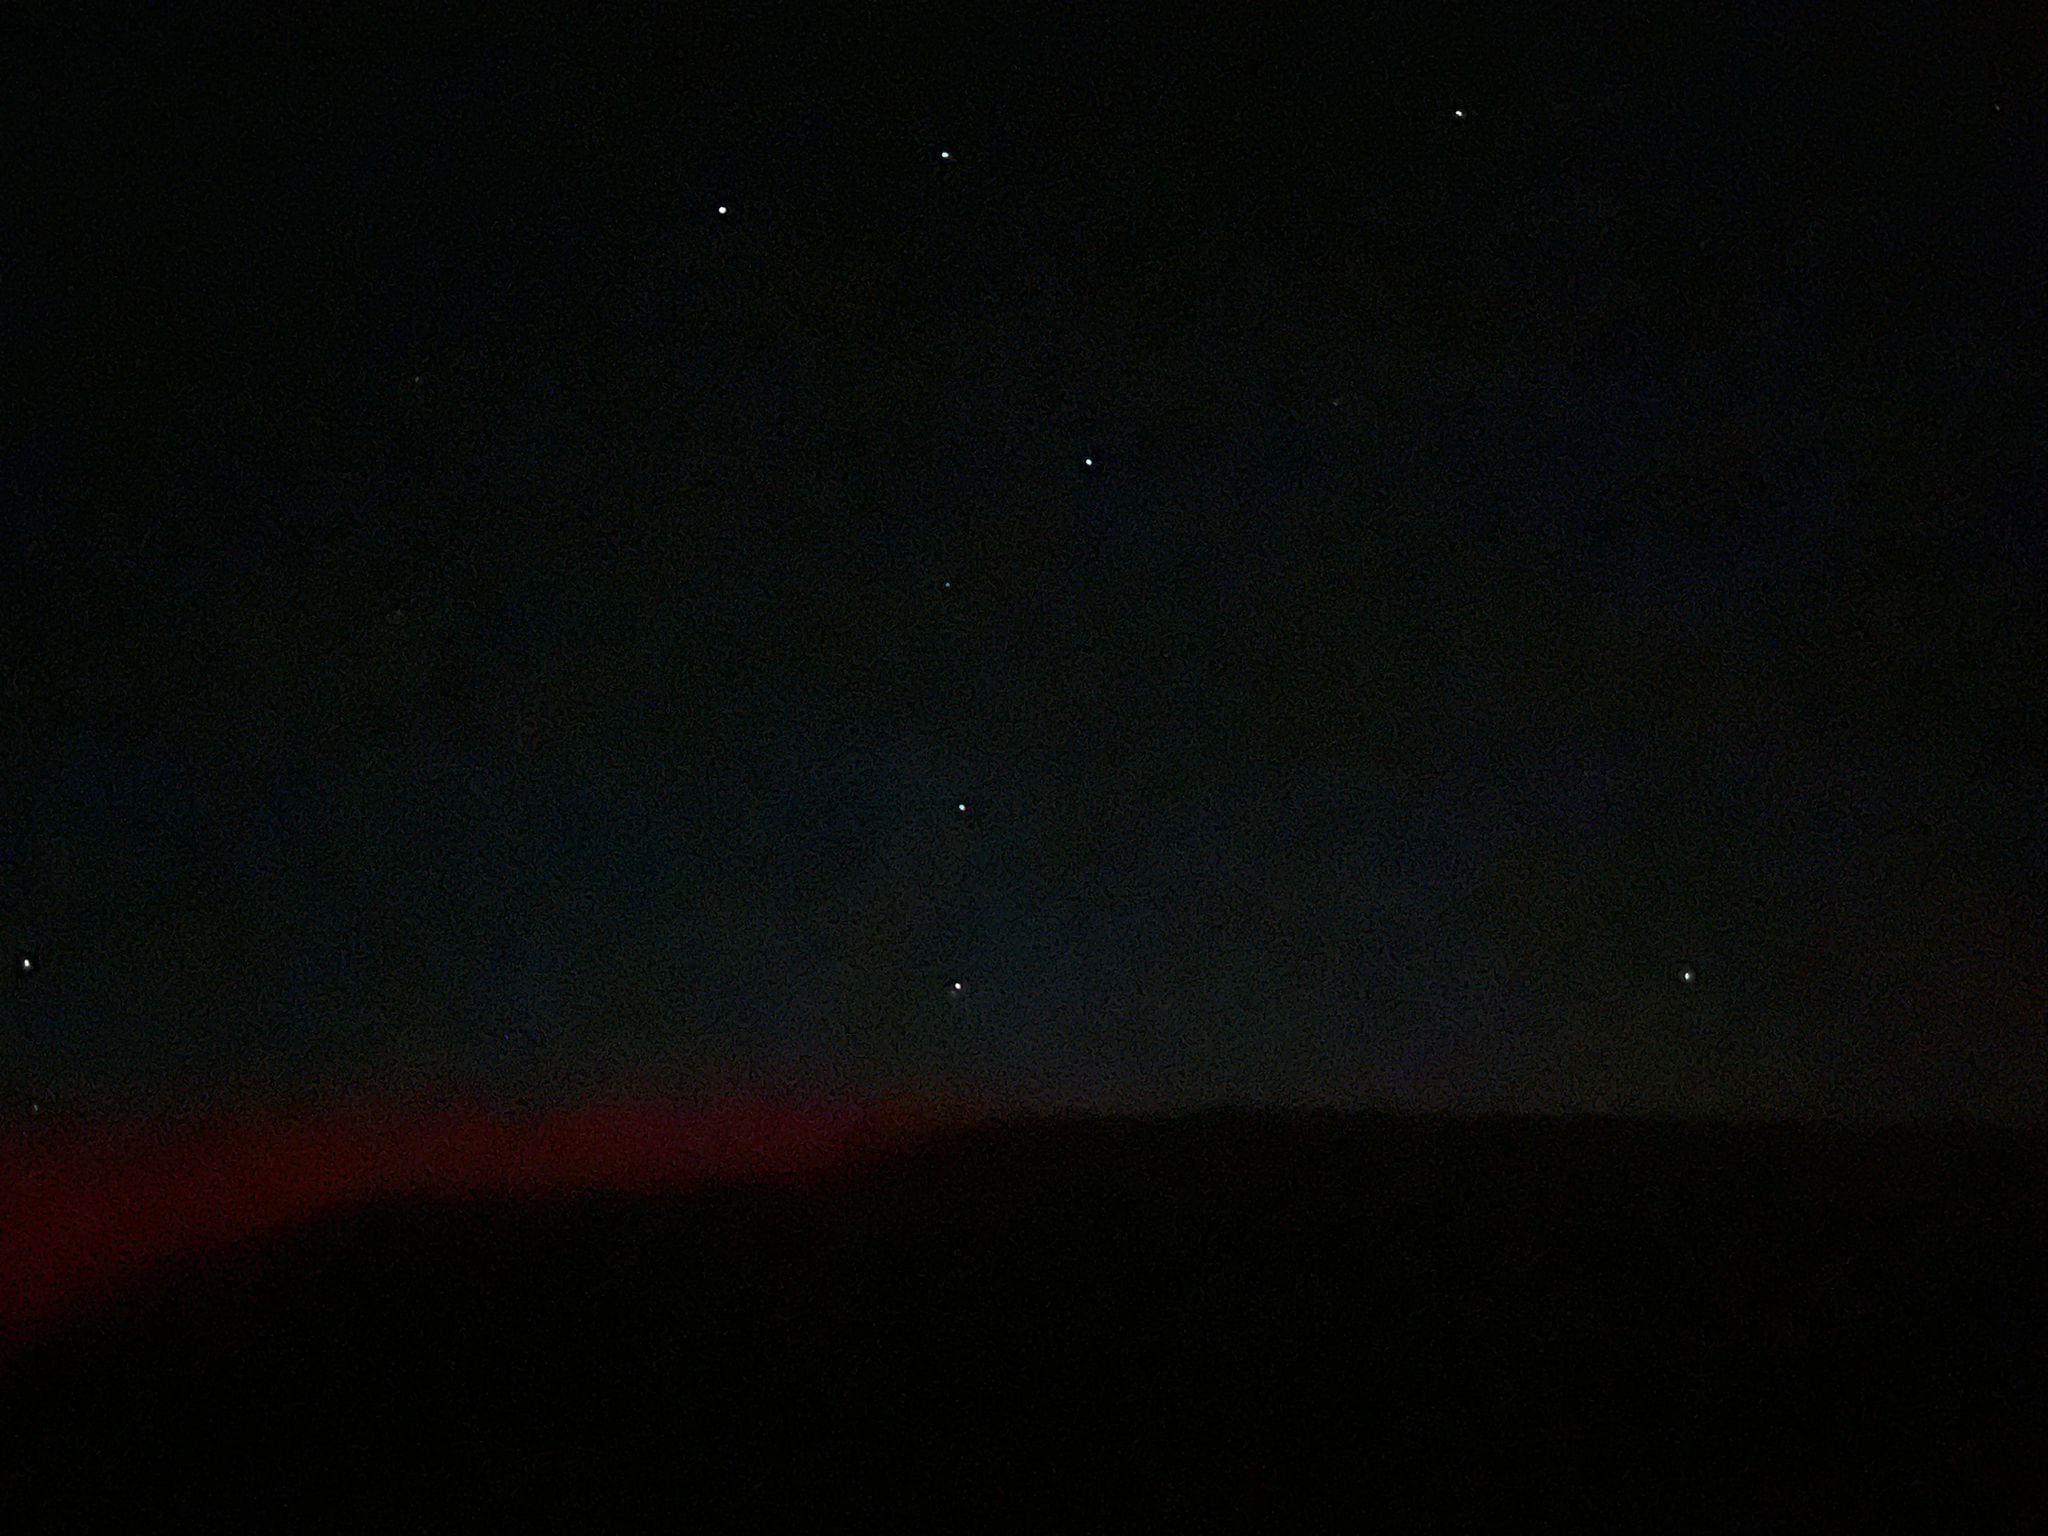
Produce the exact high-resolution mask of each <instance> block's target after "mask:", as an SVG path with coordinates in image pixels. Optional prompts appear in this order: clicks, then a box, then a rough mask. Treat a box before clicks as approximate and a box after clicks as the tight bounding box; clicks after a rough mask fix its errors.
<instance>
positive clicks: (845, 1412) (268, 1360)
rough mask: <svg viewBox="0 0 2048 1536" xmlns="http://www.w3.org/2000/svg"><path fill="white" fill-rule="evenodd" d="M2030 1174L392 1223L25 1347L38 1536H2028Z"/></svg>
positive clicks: (1299, 1122) (1224, 1160) (1041, 1129)
mask: <svg viewBox="0 0 2048 1536" xmlns="http://www.w3.org/2000/svg"><path fill="white" fill-rule="evenodd" d="M2044 1169H2048V1151H2044V1148H2043V1146H2042V1145H2041V1144H2040V1143H2039V1142H2038V1141H2036V1142H2026V1141H2021V1140H2016V1139H2008V1138H2001V1137H1998V1136H1994V1135H1991V1134H1989V1133H1982V1132H1973V1131H1961V1130H1958V1131H1945V1130H1936V1129H1926V1128H1916V1129H1910V1130H1906V1129H1900V1130H1890V1131H1856V1132H1851V1131H1847V1130H1834V1131H1830V1130H1819V1129H1812V1128H1780V1129H1768V1130H1764V1129H1738V1128H1732V1127H1713V1126H1681V1125H1678V1124H1659V1123H1654V1122H1621V1121H1593V1120H1570V1121H1568V1120H1550V1121H1532V1120H1500V1121H1468V1122H1453V1121H1448V1120H1422V1119H1407V1120H1401V1119H1391V1120H1390V1119H1385V1118H1362V1117H1351V1118H1340V1117H1336V1116H1331V1117H1327V1118H1322V1119H1316V1118H1313V1117H1301V1116H1294V1117H1287V1118H1281V1117H1277V1116H1265V1117H1261V1116H1252V1115H1235V1114H1204V1115H1198V1116H1191V1117H1183V1118H1178V1119H1153V1120H1145V1121H1135V1120H1125V1121H1110V1120H1091V1121H1081V1120H1072V1121H1059V1122H1032V1123H1018V1124H1013V1125H1010V1126H1006V1127H984V1128H982V1129H979V1130H973V1131H968V1132H965V1133H959V1132H947V1133H942V1134H941V1135H940V1136H939V1137H938V1138H936V1139H933V1140H930V1141H928V1142H926V1143H923V1144H919V1145H914V1146H913V1147H912V1148H911V1149H910V1150H909V1151H907V1152H901V1153H897V1154H892V1155H891V1156H890V1157H888V1158H887V1159H885V1160H882V1161H878V1162H874V1163H871V1164H869V1165H867V1166H866V1167H864V1168H862V1169H860V1170H858V1171H856V1172H854V1173H852V1174H849V1175H848V1176H847V1177H846V1178H845V1179H844V1180H843V1181H842V1182H840V1183H837V1184H828V1185H826V1186H820V1187H817V1188H813V1189H809V1190H805V1189H800V1188H797V1187H793V1186H791V1187H772V1186H761V1187H755V1188H751V1189H733V1190H727V1191H724V1192H720V1193H716V1194H713V1195H707V1196H697V1197H688V1198H685V1197H669V1198H666V1199H645V1198H642V1199H629V1198H625V1197H611V1196H600V1197H588V1196H586V1197H579V1198H576V1199H573V1200H557V1201H551V1202H545V1203H531V1202H530V1203H524V1204H521V1203H513V1202H504V1203H499V1204H470V1205H464V1206H447V1205H443V1206H439V1207H429V1206H421V1205H413V1206H400V1205H386V1206H380V1207H372V1208H367V1209H364V1210H360V1211H357V1212H355V1213H354V1214H352V1215H348V1216H345V1217H339V1218H335V1219H333V1220H332V1221H330V1222H328V1223H327V1224H325V1225H323V1226H322V1227H320V1228H319V1229H317V1230H314V1231H311V1232H307V1233H301V1234H299V1235H298V1236H297V1237H295V1238H292V1239H290V1240H288V1241H284V1242H272V1243H271V1244H269V1245H268V1246H264V1247H260V1248H251V1249H248V1250H245V1251H244V1252H243V1253H242V1254H241V1255H240V1256H239V1257H238V1258H237V1259H236V1260H235V1261H234V1262H233V1263H232V1264H231V1265H229V1266H226V1267H223V1268H220V1269H217V1270H215V1271H214V1272H212V1273H210V1274H208V1275H205V1276H202V1277H197V1278H194V1277H188V1278H187V1279H186V1280H185V1281H183V1282H180V1283H179V1284H178V1286H177V1287H175V1288H174V1289H173V1290H171V1291H169V1292H166V1293H162V1294H159V1295H158V1296H157V1297H156V1298H154V1299H153V1300H150V1301H147V1302H133V1303H130V1304H129V1305H128V1306H127V1307H126V1308H125V1310H123V1311H121V1312H119V1313H118V1314H115V1315H110V1316H105V1317H102V1318H100V1319H98V1320H96V1321H95V1322H93V1323H92V1324H90V1325H88V1326H86V1327H83V1328H77V1329H74V1330H72V1331H71V1332H70V1333H69V1334H67V1335H65V1336H61V1337H54V1338H50V1339H46V1340H45V1341H44V1342H43V1343H42V1344H41V1345H39V1346H38V1347H37V1348H36V1349H35V1350H34V1351H33V1352H31V1353H29V1354H27V1355H25V1356H23V1357H22V1358H20V1359H17V1360H16V1361H15V1362H13V1364H12V1366H11V1367H10V1368H9V1372H8V1374H7V1376H6V1378H5V1383H6V1385H5V1392H4V1396H0V1423H5V1424H8V1425H10V1426H13V1428H12V1431H11V1434H10V1436H9V1440H8V1445H7V1459H6V1462H5V1464H4V1465H5V1472H4V1484H0V1507H5V1508H8V1509H10V1510H15V1511H20V1512H23V1513H24V1514H25V1515H26V1517H27V1523H26V1524H20V1525H15V1524H14V1522H13V1521H12V1520H11V1519H10V1521H9V1524H10V1526H11V1527H12V1528H14V1529H21V1530H29V1529H34V1530H69V1529H79V1530H85V1529H91V1530H137V1529H144V1528H149V1527H163V1526H168V1525H171V1524H173V1523H180V1524H182V1523H187V1522H191V1523H194V1524H195V1525H200V1526H204V1527H205V1528H208V1529H216V1530H218V1529H224V1528H230V1527H238V1528H249V1529H264V1530H299V1529H312V1528H321V1527H328V1526H336V1525H338V1526H341V1527H345V1528H348V1529H359V1530H379V1531H388V1530H398V1529H406V1528H427V1527H430V1526H431V1527H436V1528H449V1525H450V1523H451V1522H456V1521H460V1522H461V1523H462V1524H464V1525H465V1526H476V1527H478V1528H485V1529H502V1528H505V1527H508V1526H510V1527H514V1528H525V1527H534V1528H547V1529H585V1528H613V1527H620V1526H625V1527H638V1526H640V1525H642V1524H649V1525H651V1524H653V1523H655V1522H656V1521H659V1522H660V1523H661V1524H662V1525H663V1526H664V1527H666V1528H684V1526H685V1525H686V1523H687V1524H690V1525H695V1524H696V1523H697V1522H700V1521H702V1522H707V1523H708V1524H707V1525H706V1526H705V1527H703V1528H723V1527H725V1526H727V1525H729V1524H731V1523H734V1522H736V1521H737V1522H741V1523H746V1524H756V1523H760V1524H773V1523H775V1521H776V1520H777V1519H778V1518H783V1517H788V1516H797V1517H805V1516H808V1517H810V1518H811V1519H812V1520H814V1521H819V1522H822V1521H825V1520H830V1521H833V1522H835V1523H837V1522H839V1521H842V1520H844V1519H846V1518H850V1517H853V1516H855V1515H858V1514H866V1515H872V1516H876V1517H881V1518H890V1517H910V1518H924V1519H936V1518H946V1519H948V1520H949V1521H950V1522H958V1523H959V1524H958V1525H957V1526H956V1527H955V1528H973V1527H979V1526H987V1525H992V1524H995V1523H997V1522H1003V1523H1010V1522H1014V1521H1016V1520H1018V1519H1020V1518H1023V1519H1028V1520H1029V1521H1030V1522H1031V1523H1032V1524H1033V1525H1034V1526H1036V1527H1038V1528H1043V1529H1051V1528H1058V1529H1075V1528H1086V1527H1090V1526H1093V1525H1096V1524H1098V1523H1112V1522H1114V1523H1122V1522H1124V1521H1129V1522H1131V1523H1137V1524H1144V1525H1156V1526H1159V1527H1161V1528H1169V1527H1171V1526H1178V1525H1182V1524H1188V1523H1195V1524H1209V1523H1212V1522H1213V1523H1220V1524H1228V1525H1242V1526H1245V1527H1252V1526H1257V1527H1261V1528H1266V1529H1273V1530H1283V1529H1299V1528H1305V1527H1313V1528H1319V1529H1321V1528H1328V1529H1339V1528H1341V1529H1349V1530H1371V1529H1386V1530H1418V1529H1426V1530H1438V1529H1441V1530H1454V1531H1470V1530H1481V1529H1486V1530H1493V1529H1500V1530H1543V1529H1556V1530H1585V1529H1616V1530H1619V1529H1627V1530H1631V1531H1652V1530H1669V1529H1693V1530H1711V1531H1730V1532H1732V1531H1784V1530H1797V1531H1807V1530H1816V1531H1818V1530H1857V1531H1881V1530H1913V1531H1925V1530H1937V1529H1953V1530H1957V1531H1964V1530H1968V1531H1976V1532H1989V1531H2019V1530H2023V1529H2024V1530H2035V1531H2037V1530H2040V1529H2042V1528H2043V1526H2042V1515H2043V1508H2042V1504H2041V1503H2040V1501H2039V1498H2038V1495H2035V1494H2029V1493H2028V1492H2026V1490H2028V1489H2030V1488H2033V1487H2035V1486H2036V1483H2035V1475H2036V1474H2038V1471H2039V1466H2038V1463H2039V1461H2040V1458H2041V1453H2042V1449H2043V1447H2044V1446H2048V1399H2044V1386H2048V1302H2044V1297H2048V1286H2044V1281H2048V1262H2044V1244H2043V1242H2042V1237H2041V1234H2042V1233H2043V1231H2044V1230H2048V1225H2044V1222H2043V1220H2042V1217H2043V1205H2044V1199H2043V1191H2044V1188H2048V1184H2044V1180H2043V1178H2042V1174H2043V1172H2044Z"/></svg>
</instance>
